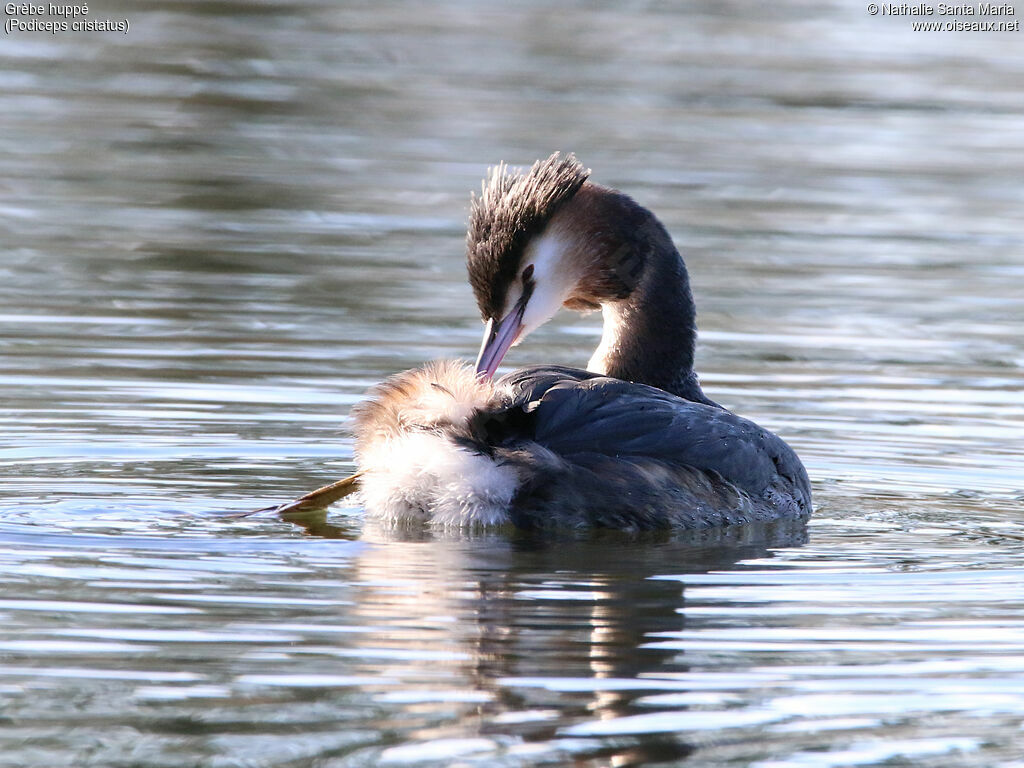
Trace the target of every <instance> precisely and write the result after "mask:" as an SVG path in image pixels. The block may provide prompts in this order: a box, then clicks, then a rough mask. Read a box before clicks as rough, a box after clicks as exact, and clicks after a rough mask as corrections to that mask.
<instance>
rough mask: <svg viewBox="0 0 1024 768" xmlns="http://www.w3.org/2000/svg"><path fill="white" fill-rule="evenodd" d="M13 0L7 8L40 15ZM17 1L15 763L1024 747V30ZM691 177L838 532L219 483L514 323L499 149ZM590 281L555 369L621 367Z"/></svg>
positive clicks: (484, 762)
mask: <svg viewBox="0 0 1024 768" xmlns="http://www.w3.org/2000/svg"><path fill="white" fill-rule="evenodd" d="M10 16H11V14H10V13H7V15H6V16H5V17H4V19H5V21H6V20H7V18H8V17H10ZM88 18H89V19H94V20H101V19H106V18H110V19H114V20H116V19H127V20H128V21H129V22H130V31H129V32H128V34H119V33H102V32H89V33H87V32H78V33H72V32H68V33H59V34H49V33H43V32H14V33H11V34H8V35H4V36H3V37H2V39H0V425H2V426H0V768H44V767H45V768H51V767H53V766H75V768H78V767H81V766H91V767H97V768H98V767H101V766H102V767H103V768H140V767H145V768H158V767H159V768H162V767H164V766H166V767H168V768H170V767H172V766H173V767H174V768H180V767H181V766H212V767H214V768H227V767H229V766H230V767H235V766H247V767H275V768H277V767H280V768H342V766H346V767H347V766H369V765H406V764H416V765H431V766H433V765H437V766H450V765H460V766H527V765H531V766H532V765H569V764H571V765H575V766H586V767H588V768H589V767H596V766H606V765H607V766H620V767H621V766H639V765H694V766H756V768H782V767H783V766H786V767H793V768H805V767H806V766H827V767H829V768H832V767H835V768H839V767H840V766H873V765H913V766H936V767H938V766H942V767H943V768H946V767H948V766H954V767H955V766H978V767H981V766H985V767H988V766H1003V767H1004V768H1011V766H1012V767H1014V768H1020V767H1021V766H1024V516H1022V511H1024V333H1022V332H1021V326H1022V322H1024V287H1022V286H1024V205H1022V203H1024V99H1022V96H1021V93H1022V89H1024V47H1022V45H1021V41H1022V40H1024V38H1022V37H1021V33H1016V32H1005V33H996V32H988V33H975V34H971V33H956V32H927V33H926V32H913V31H911V28H910V24H911V21H912V19H910V18H906V17H894V16H884V15H878V16H871V15H869V14H868V13H867V11H866V10H865V5H864V4H863V3H854V2H846V1H845V0H844V1H843V2H839V0H821V1H820V2H816V3H806V2H801V1H800V0H789V1H787V2H776V3H771V4H743V3H724V2H699V1H696V0H694V1H692V2H679V3H660V2H629V3H623V4H619V5H616V4H611V3H584V2H566V3H561V4H557V5H551V4H548V3H540V2H534V1H532V0H530V1H528V2H523V3H499V2H491V0H484V1H482V2H468V1H465V2H460V1H459V0H448V1H446V2H440V3H434V4H414V3H404V2H403V3H376V2H345V3H330V2H320V3H317V2H310V1H309V0H297V1H296V2H286V1H285V0H265V1H264V2H233V1H232V0H224V1H223V2H172V0H152V1H151V2H145V3H141V2H140V3H135V2H133V3H124V2H119V1H118V0H101V1H100V2H98V3H97V4H96V5H93V4H90V5H89V17H88ZM555 149H561V150H566V151H575V152H576V153H577V154H578V156H579V157H580V158H581V160H582V161H583V162H584V163H586V164H587V165H588V166H590V167H592V168H593V169H594V178H595V179H596V180H597V181H599V182H601V183H605V184H609V185H613V186H616V187H619V188H621V189H623V190H625V191H627V192H629V193H630V194H632V195H633V196H634V197H635V198H637V199H638V200H639V201H641V202H642V203H643V204H645V205H647V206H649V207H650V208H652V209H653V210H654V211H656V212H657V213H658V215H659V216H660V217H661V218H662V220H663V221H664V223H665V224H666V226H667V227H668V228H669V230H670V231H671V233H672V234H673V236H674V237H675V239H676V242H677V244H678V246H679V247H680V249H681V251H682V252H683V253H684V254H685V256H686V259H687V262H688V264H689V266H690V270H691V273H692V279H693V284H694V288H695V292H696V294H697V302H698V310H699V313H700V315H699V324H700V329H701V335H700V346H699V351H698V354H699V369H700V371H701V374H702V379H703V381H704V384H705V388H706V389H707V390H708V392H709V394H710V395H711V396H712V397H714V398H715V399H716V400H719V401H721V402H723V403H725V404H727V405H728V406H729V407H731V408H733V409H734V410H736V411H738V412H740V413H742V414H743V415H746V416H748V417H751V418H754V419H756V420H757V421H759V422H760V423H762V424H764V425H766V426H768V427H770V428H772V429H774V430H776V431H778V432H779V433H780V434H782V435H783V436H784V437H785V438H786V439H787V440H788V441H789V442H790V443H791V444H792V445H793V446H794V447H795V448H796V449H797V450H798V452H799V453H800V455H801V456H802V457H803V459H804V461H805V463H806V465H807V468H808V470H809V473H810V475H811V477H812V479H813V484H814V493H815V504H816V514H815V516H814V518H813V519H812V520H811V522H810V523H809V524H808V525H807V526H777V527H774V528H769V529H738V530H727V531H724V532H708V533H704V534H701V535H697V536H649V537H646V538H636V537H632V538H631V537H628V536H621V535H615V534H603V535H594V536H580V537H553V538H547V539H543V538H542V539H537V538H533V537H528V536H521V535H515V534H511V533H507V532H506V533H497V534H479V533H478V534H475V535H468V534H464V535H459V534H457V533H449V534H446V535H434V534H431V533H430V532H427V531H424V532H413V533H410V532H405V533H403V534H401V535H398V534H395V533H394V532H389V531H387V530H381V529H378V528H375V527H374V526H372V525H370V524H369V523H367V522H366V521H365V520H364V518H363V515H362V512H361V509H360V507H359V505H358V503H357V502H354V503H349V504H347V505H341V506H339V507H337V508H336V509H334V510H332V512H331V514H330V515H329V516H327V518H326V519H323V518H322V517H316V516H313V517H309V516H307V517H304V518H302V519H293V520H280V519H277V518H275V517H272V516H271V517H267V516H257V517H255V518H248V519H244V520H229V519H225V518H223V517H220V516H217V515H214V514H211V513H214V512H218V511H225V510H235V511H238V510H246V509H251V508H255V507H257V506H263V505H266V504H270V503H274V502H278V501H283V500H286V499H289V498H291V497H294V496H297V495H299V494H301V493H303V492H305V491H307V490H309V489H311V488H314V487H316V486H318V485H322V484H324V483H327V482H330V481H332V480H335V479H337V478H339V477H342V476H344V475H346V474H348V473H349V472H350V471H351V470H352V469H353V463H352V444H351V440H350V438H349V436H348V435H347V433H346V431H345V425H346V418H347V414H348V412H349V409H350V407H351V406H352V405H353V404H354V403H356V402H358V400H359V399H360V397H361V396H362V393H363V392H364V391H365V390H366V388H367V387H369V386H370V385H372V384H373V383H375V382H377V381H379V380H380V379H381V378H383V377H384V376H386V375H388V374H390V373H393V372H395V371H398V370H401V369H404V368H407V367H411V366H413V365H415V364H417V363H419V362H421V361H423V360H426V359H429V358H435V357H440V356H461V357H471V356H472V355H473V354H474V353H475V351H476V348H477V344H478V340H479V334H480V331H481V327H480V323H479V319H478V317H477V314H476V310H475V306H474V303H473V299H472V295H471V293H470V290H469V288H468V286H467V285H466V283H465V274H464V266H463V263H462V258H463V236H464V235H463V232H464V224H465V215H466V210H467V201H468V193H469V190H471V189H474V188H477V187H478V186H479V183H480V179H481V177H482V175H483V173H484V171H485V169H486V167H487V166H488V165H490V164H494V163H496V162H498V161H500V160H506V161H509V162H511V163H513V164H528V163H530V162H532V161H533V160H534V159H536V158H538V157H544V156H546V155H547V154H549V153H550V152H551V151H553V150H555ZM598 325H599V319H598V318H597V317H595V316H589V317H586V316H570V315H565V316H560V317H559V318H558V319H557V320H556V321H555V322H553V323H552V324H550V325H549V326H547V327H545V328H544V329H542V330H541V331H539V332H538V333H537V334H535V335H534V336H532V337H531V339H530V340H529V342H528V343H527V344H525V345H523V346H521V347H518V348H517V349H516V350H514V351H513V353H512V354H511V355H510V356H509V363H510V364H512V365H517V364H525V363H528V362H560V363H566V364H575V365H584V364H585V363H586V360H587V359H588V358H589V356H590V352H591V349H592V348H593V346H594V345H595V344H596V342H597V339H598V336H599V328H598Z"/></svg>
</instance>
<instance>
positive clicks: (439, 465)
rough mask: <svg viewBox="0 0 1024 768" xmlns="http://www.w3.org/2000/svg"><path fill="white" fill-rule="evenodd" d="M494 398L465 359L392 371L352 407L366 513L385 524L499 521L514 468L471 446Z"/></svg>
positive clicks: (505, 510)
mask: <svg viewBox="0 0 1024 768" xmlns="http://www.w3.org/2000/svg"><path fill="white" fill-rule="evenodd" d="M493 396H494V390H493V388H492V386H491V385H490V383H488V382H482V381H480V380H479V379H477V377H476V374H475V373H474V371H473V369H472V368H471V367H469V366H468V365H466V364H465V363H462V362H458V361H452V360H442V361H437V362H433V363H429V364H427V365H425V366H424V367H422V368H416V369H413V370H411V371H405V372H404V373H400V374H398V375H396V376H392V377H391V378H389V379H387V380H386V381H385V382H383V383H382V384H379V385H378V386H377V387H374V389H372V390H371V391H370V397H369V399H368V400H367V401H366V402H364V403H361V404H360V405H359V406H357V407H356V409H355V410H354V411H353V416H354V418H355V436H356V457H357V459H358V462H359V466H360V469H362V470H363V472H364V474H363V476H362V478H361V480H360V485H361V486H362V490H363V499H364V501H365V503H366V509H367V512H368V513H369V514H370V515H371V516H373V517H375V518H377V519H379V520H382V521H384V522H387V523H390V524H399V523H403V522H408V521H424V522H429V523H430V524H432V525H436V526H442V527H465V526H477V525H484V526H489V525H500V524H502V523H505V522H507V521H508V519H509V518H508V509H509V505H510V504H511V501H512V498H513V496H514V495H515V490H516V487H517V485H518V477H517V475H516V473H515V471H514V470H513V469H511V468H510V467H506V466H503V465H499V464H497V463H496V462H495V461H494V460H493V459H492V458H491V457H489V456H486V455H483V454H481V453H478V452H475V451H473V450H472V449H471V448H468V447H465V446H466V442H467V440H468V439H469V438H471V434H470V420H471V419H472V418H473V416H474V415H475V414H476V413H477V412H478V411H479V410H480V409H484V408H487V407H488V406H489V404H490V403H491V401H492V398H493Z"/></svg>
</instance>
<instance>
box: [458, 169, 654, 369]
mask: <svg viewBox="0 0 1024 768" xmlns="http://www.w3.org/2000/svg"><path fill="white" fill-rule="evenodd" d="M589 175H590V171H589V170H587V169H585V168H584V167H583V165H581V164H580V163H579V161H577V160H576V158H575V157H574V156H573V155H571V154H570V155H567V156H565V157H562V156H561V155H560V154H559V153H558V152H556V153H554V154H553V155H551V156H550V157H549V158H547V159H546V160H538V161H537V162H536V163H534V165H533V167H531V168H530V169H529V170H527V171H510V170H509V169H508V167H507V166H505V165H499V166H497V167H495V168H492V169H491V171H490V173H489V175H488V178H487V181H485V182H484V185H483V193H482V194H481V196H480V197H476V196H474V197H473V199H472V202H471V207H470V216H469V232H468V235H467V237H466V250H467V265H468V268H469V281H470V284H471V285H472V287H473V292H474V294H475V295H476V300H477V304H478V305H479V307H480V314H481V316H482V317H483V320H484V322H485V323H486V324H487V327H486V329H485V331H484V339H483V343H482V345H481V347H480V354H479V356H478V357H477V363H476V369H477V373H478V374H479V375H481V376H482V377H484V378H488V379H489V378H491V376H493V374H494V371H495V369H497V367H498V365H499V364H500V363H501V360H502V358H503V357H504V356H505V353H506V352H507V351H508V350H509V348H510V347H512V346H513V345H514V344H517V343H518V342H519V341H520V340H521V339H522V338H524V337H525V336H526V335H528V334H529V333H531V332H532V331H534V330H535V329H536V328H538V327H539V326H541V325H543V324H544V323H545V322H547V321H548V320H549V319H551V317H552V316H553V315H554V314H555V312H557V311H558V308H559V307H561V306H563V305H564V306H566V307H568V308H570V309H576V310H592V309H598V308H600V307H601V305H603V304H606V303H607V302H609V301H615V300H619V299H623V298H625V297H626V296H628V295H629V293H630V291H631V290H632V287H633V286H634V285H635V279H634V278H636V277H637V275H638V274H639V271H640V270H639V267H640V266H642V264H640V263H639V262H638V261H637V259H638V258H640V259H642V249H637V248H635V247H634V245H635V243H634V240H636V239H637V234H636V233H637V232H642V230H643V227H644V226H645V224H646V220H647V219H651V220H653V217H652V216H650V214H649V213H648V212H647V211H646V210H645V209H643V208H640V206H638V205H636V204H635V203H634V202H633V201H632V200H630V199H629V198H628V197H626V196H625V195H623V194H621V193H618V192H615V191H614V190H611V189H606V188H605V187H601V186H598V185H597V184H593V183H590V182H588V181H587V177H588V176H589ZM655 221H656V220H655ZM658 226H659V227H660V225H658Z"/></svg>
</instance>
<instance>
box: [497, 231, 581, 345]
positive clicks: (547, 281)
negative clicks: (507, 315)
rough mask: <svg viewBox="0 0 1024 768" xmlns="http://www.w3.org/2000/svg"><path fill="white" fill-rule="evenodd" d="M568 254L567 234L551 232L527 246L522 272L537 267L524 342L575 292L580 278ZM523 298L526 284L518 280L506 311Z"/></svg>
mask: <svg viewBox="0 0 1024 768" xmlns="http://www.w3.org/2000/svg"><path fill="white" fill-rule="evenodd" d="M565 255H566V242H565V238H564V235H561V234H559V233H556V232H551V231H550V230H546V231H545V232H543V233H542V234H541V235H540V236H538V237H537V238H535V239H534V240H533V242H531V243H530V244H529V246H527V248H526V252H525V253H524V254H523V260H522V262H521V265H522V269H526V267H527V265H529V264H532V265H533V283H534V288H533V293H532V294H531V296H530V300H529V301H528V302H527V303H526V312H525V313H524V314H523V332H522V333H521V334H520V336H519V339H520V341H521V340H522V339H523V338H525V337H526V336H527V335H528V334H530V333H532V332H533V331H535V330H536V329H537V328H539V327H540V326H542V325H544V323H546V322H547V321H548V320H550V319H551V318H552V317H554V315H555V313H556V312H557V311H558V308H559V307H561V306H562V302H564V301H565V300H566V299H567V298H568V297H569V296H570V295H571V294H572V291H573V289H575V287H576V283H577V280H578V275H576V274H575V271H574V270H572V269H571V268H570V267H569V264H568V263H567V260H566V258H565ZM513 293H514V296H513ZM521 295H522V283H520V282H518V281H517V284H516V285H515V286H514V291H513V290H510V291H509V299H510V301H508V302H506V312H507V311H508V310H509V309H510V308H511V307H514V306H515V301H518V299H519V297H520V296H521Z"/></svg>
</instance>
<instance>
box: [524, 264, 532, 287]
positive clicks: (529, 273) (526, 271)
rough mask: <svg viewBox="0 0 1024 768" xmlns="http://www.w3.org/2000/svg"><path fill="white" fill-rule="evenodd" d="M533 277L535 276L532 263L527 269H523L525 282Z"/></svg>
mask: <svg viewBox="0 0 1024 768" xmlns="http://www.w3.org/2000/svg"><path fill="white" fill-rule="evenodd" d="M532 277H533V264H531V265H530V266H528V267H527V268H526V269H524V270H523V282H524V283H525V282H526V281H527V280H529V279H530V278H532Z"/></svg>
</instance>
